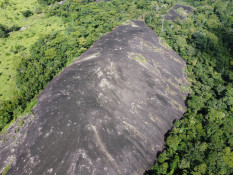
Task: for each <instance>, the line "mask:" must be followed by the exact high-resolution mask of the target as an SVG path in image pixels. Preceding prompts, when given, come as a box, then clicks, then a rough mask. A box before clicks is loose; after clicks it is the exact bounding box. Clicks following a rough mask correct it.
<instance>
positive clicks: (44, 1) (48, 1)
mask: <svg viewBox="0 0 233 175" xmlns="http://www.w3.org/2000/svg"><path fill="white" fill-rule="evenodd" d="M37 1H38V2H39V3H40V4H44V5H50V4H54V3H55V2H59V1H61V0H37Z"/></svg>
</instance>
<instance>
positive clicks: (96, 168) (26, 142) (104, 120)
mask: <svg viewBox="0 0 233 175" xmlns="http://www.w3.org/2000/svg"><path fill="white" fill-rule="evenodd" d="M185 68H186V66H185V62H184V61H183V60H182V59H181V58H180V57H179V56H178V55H177V54H176V53H175V52H174V51H172V50H171V49H170V48H169V47H168V46H167V45H166V44H165V43H163V41H162V40H161V39H160V38H159V37H158V36H157V35H156V34H155V33H154V32H153V31H152V30H151V29H150V28H148V27H147V26H146V24H145V23H144V22H141V21H133V22H131V23H130V24H128V25H123V26H119V27H117V28H116V29H114V30H113V31H112V32H110V33H108V34H106V35H105V36H103V37H102V38H101V39H99V40H98V41H97V42H96V43H95V44H94V45H93V46H92V47H91V48H90V49H89V50H88V51H87V52H85V53H84V54H83V55H81V56H80V57H79V58H78V59H77V60H76V61H75V62H74V63H72V64H71V65H70V66H68V67H67V68H65V69H64V70H63V71H62V72H61V73H60V74H59V75H57V76H56V77H55V78H54V79H53V80H52V81H51V82H50V83H49V84H48V86H47V87H46V88H45V89H44V90H43V92H42V93H41V94H40V95H39V96H38V104H37V105H36V106H35V107H34V109H33V116H32V115H30V116H27V117H26V118H25V121H26V122H25V124H24V125H23V126H22V127H21V128H20V130H19V131H18V132H17V133H16V134H18V135H17V136H15V137H14V138H11V137H10V136H11V135H10V134H11V133H12V132H14V131H15V129H14V126H12V127H10V128H9V130H8V133H7V134H6V136H5V137H6V138H8V139H6V140H5V141H2V142H1V143H0V170H3V168H4V167H5V166H7V165H8V164H9V163H11V168H10V170H9V172H8V174H12V175H14V174H17V175H25V174H27V175H28V174H33V175H43V174H46V175H47V174H57V175H64V174H71V175H74V174H77V175H129V174H130V175H131V174H143V172H144V171H145V170H146V169H148V168H150V167H151V166H152V165H153V162H154V160H155V158H156V154H157V152H158V151H161V150H162V148H163V145H164V134H165V133H166V132H167V131H168V130H169V129H171V127H172V124H173V121H174V120H176V119H180V118H181V117H182V115H183V113H184V111H185V102H184V101H185V100H184V99H185V97H186V95H187V94H186V93H184V92H182V91H181V90H180V85H181V84H183V85H185V84H187V82H186V76H185V75H184V73H183V70H184V69H185ZM15 125H17V124H15Z"/></svg>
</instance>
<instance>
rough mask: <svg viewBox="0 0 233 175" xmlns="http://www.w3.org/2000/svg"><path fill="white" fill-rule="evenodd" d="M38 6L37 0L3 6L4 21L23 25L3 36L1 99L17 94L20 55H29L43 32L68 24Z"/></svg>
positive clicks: (11, 1)
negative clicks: (49, 15) (25, 13)
mask: <svg viewBox="0 0 233 175" xmlns="http://www.w3.org/2000/svg"><path fill="white" fill-rule="evenodd" d="M38 9H40V5H39V4H38V3H37V0H9V3H8V5H7V6H5V8H2V9H1V10H0V24H3V25H6V26H7V27H9V28H10V27H12V26H14V25H15V26H19V27H20V28H21V30H19V31H15V32H12V33H10V34H9V36H8V37H7V38H0V50H1V52H0V72H1V76H0V94H2V95H1V96H0V100H9V99H11V98H12V97H13V96H15V95H16V94H17V87H16V82H15V74H16V71H15V70H16V65H18V63H19V61H20V55H22V54H23V55H25V54H26V55H27V54H28V53H29V49H30V47H31V45H32V44H33V43H35V42H36V41H37V40H38V38H39V37H40V36H43V35H47V34H50V33H55V32H57V31H63V30H64V28H65V26H64V23H63V21H62V19H61V18H60V17H56V16H53V17H46V16H45V15H44V14H43V13H40V14H39V13H37V11H38ZM26 11H31V12H32V13H33V14H31V15H32V16H30V17H25V16H24V15H23V14H22V12H26Z"/></svg>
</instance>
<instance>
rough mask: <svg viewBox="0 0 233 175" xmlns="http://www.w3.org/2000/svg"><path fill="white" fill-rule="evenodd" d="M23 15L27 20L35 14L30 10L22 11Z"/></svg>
mask: <svg viewBox="0 0 233 175" xmlns="http://www.w3.org/2000/svg"><path fill="white" fill-rule="evenodd" d="M21 13H22V15H23V16H24V17H25V18H27V17H29V16H32V15H33V13H32V12H31V11H30V10H25V11H22V12H21Z"/></svg>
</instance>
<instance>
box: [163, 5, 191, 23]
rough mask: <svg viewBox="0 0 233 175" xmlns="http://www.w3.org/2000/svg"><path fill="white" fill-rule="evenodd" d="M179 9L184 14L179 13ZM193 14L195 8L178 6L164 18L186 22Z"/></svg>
mask: <svg viewBox="0 0 233 175" xmlns="http://www.w3.org/2000/svg"><path fill="white" fill-rule="evenodd" d="M179 9H180V10H182V11H183V13H178V12H177V10H179ZM191 13H193V7H190V6H185V5H181V4H176V5H174V6H173V7H172V8H171V10H169V11H168V14H167V15H165V16H164V19H166V20H172V21H175V19H176V18H180V19H181V20H184V19H185V18H186V17H187V16H188V15H189V14H191Z"/></svg>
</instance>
